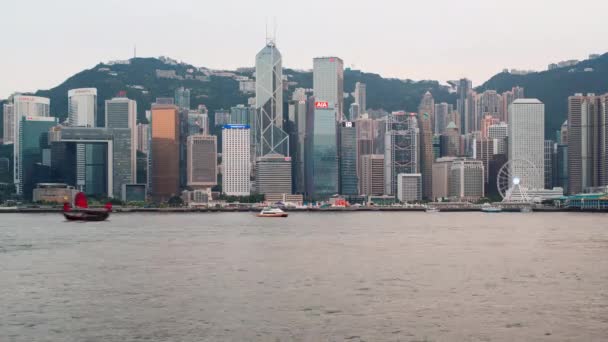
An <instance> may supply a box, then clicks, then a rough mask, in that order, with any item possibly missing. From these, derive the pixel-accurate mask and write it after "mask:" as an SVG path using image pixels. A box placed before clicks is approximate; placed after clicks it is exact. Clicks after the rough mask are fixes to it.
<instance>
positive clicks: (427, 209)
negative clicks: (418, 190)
mask: <svg viewBox="0 0 608 342" xmlns="http://www.w3.org/2000/svg"><path fill="white" fill-rule="evenodd" d="M424 211H425V212H427V213H438V212H439V209H438V208H434V207H428V208H426V209H424Z"/></svg>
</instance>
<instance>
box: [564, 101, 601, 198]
mask: <svg viewBox="0 0 608 342" xmlns="http://www.w3.org/2000/svg"><path fill="white" fill-rule="evenodd" d="M607 122H608V94H606V95H603V96H596V95H595V94H587V95H586V96H584V95H583V94H576V95H574V96H570V97H569V98H568V128H567V134H566V135H567V141H568V179H569V185H568V192H569V193H570V194H578V193H582V192H584V191H585V189H587V188H591V187H598V186H605V185H608V124H607Z"/></svg>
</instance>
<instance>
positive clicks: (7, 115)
mask: <svg viewBox="0 0 608 342" xmlns="http://www.w3.org/2000/svg"><path fill="white" fill-rule="evenodd" d="M3 107H4V109H3V113H4V117H3V119H2V120H3V121H4V126H3V132H2V140H3V143H4V144H5V145H8V144H12V143H13V141H14V136H15V129H14V126H15V105H13V104H12V103H5V104H4V105H3Z"/></svg>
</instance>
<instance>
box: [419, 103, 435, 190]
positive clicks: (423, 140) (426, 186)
mask: <svg viewBox="0 0 608 342" xmlns="http://www.w3.org/2000/svg"><path fill="white" fill-rule="evenodd" d="M434 111H435V101H434V100H433V96H432V95H431V93H430V92H429V91H427V92H426V93H425V94H424V96H423V97H422V100H421V101H420V105H419V106H418V127H419V129H420V173H421V174H422V196H423V197H424V198H431V196H432V194H433V161H434V160H435V158H434V153H433V127H434V126H435V125H434V117H435V115H434Z"/></svg>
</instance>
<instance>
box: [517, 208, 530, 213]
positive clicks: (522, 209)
mask: <svg viewBox="0 0 608 342" xmlns="http://www.w3.org/2000/svg"><path fill="white" fill-rule="evenodd" d="M519 211H520V212H522V213H531V212H532V208H530V207H521V209H519Z"/></svg>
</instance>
